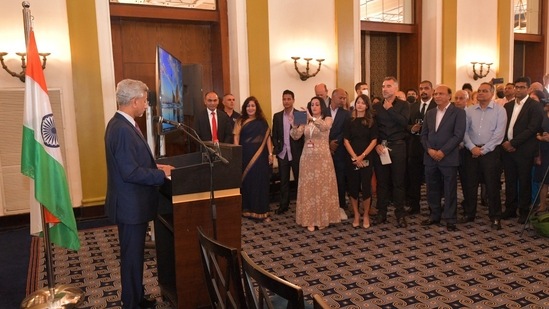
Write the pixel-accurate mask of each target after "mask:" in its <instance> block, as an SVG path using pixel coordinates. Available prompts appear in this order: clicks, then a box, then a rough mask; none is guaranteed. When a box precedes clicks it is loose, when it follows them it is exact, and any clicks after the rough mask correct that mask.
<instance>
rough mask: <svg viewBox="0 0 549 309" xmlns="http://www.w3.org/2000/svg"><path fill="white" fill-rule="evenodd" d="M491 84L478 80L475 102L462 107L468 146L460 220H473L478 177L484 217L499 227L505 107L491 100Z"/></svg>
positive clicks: (466, 146) (496, 227)
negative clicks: (481, 183)
mask: <svg viewBox="0 0 549 309" xmlns="http://www.w3.org/2000/svg"><path fill="white" fill-rule="evenodd" d="M494 90H495V89H494V85H492V84H490V83H482V84H481V85H480V86H479V88H478V96H477V100H478V103H477V104H475V105H472V106H469V107H468V108H466V109H465V113H466V115H467V127H466V130H465V136H464V137H463V142H464V146H465V148H466V149H468V153H467V154H466V155H465V160H464V162H463V163H464V165H465V171H466V172H465V175H466V177H467V179H466V182H465V183H466V184H467V185H466V186H467V187H466V188H464V189H463V191H464V194H465V200H467V201H468V203H467V204H466V205H465V206H466V208H465V216H464V218H463V219H462V220H461V221H462V222H472V221H474V220H475V216H476V211H477V195H478V194H477V192H478V185H479V179H480V178H481V177H482V178H483V179H484V182H485V184H486V196H487V199H488V216H489V217H490V221H491V222H492V229H496V230H499V229H501V222H500V219H501V197H500V189H501V183H500V177H501V168H502V167H501V157H500V156H501V154H500V151H501V150H500V148H501V146H500V144H501V142H502V141H503V137H504V136H505V127H506V124H507V113H506V111H505V109H504V108H503V107H502V106H501V105H499V104H497V103H496V102H495V101H493V100H492V98H493V97H494Z"/></svg>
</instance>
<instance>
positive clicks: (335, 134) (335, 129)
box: [326, 107, 351, 209]
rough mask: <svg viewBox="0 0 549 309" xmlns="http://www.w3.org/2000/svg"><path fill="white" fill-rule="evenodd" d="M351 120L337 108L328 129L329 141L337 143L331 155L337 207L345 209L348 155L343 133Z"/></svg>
mask: <svg viewBox="0 0 549 309" xmlns="http://www.w3.org/2000/svg"><path fill="white" fill-rule="evenodd" d="M330 108H331V107H328V113H327V114H326V115H327V116H330V115H331V114H330ZM350 120H351V113H349V111H347V110H345V109H343V108H341V107H340V108H338V110H337V113H336V116H335V118H334V119H333V123H332V128H331V129H330V137H329V140H330V141H333V140H336V141H337V149H336V150H335V152H334V153H333V154H332V159H333V162H334V168H335V173H336V180H337V195H338V197H339V207H341V208H343V209H345V208H346V204H345V192H347V187H346V179H345V174H346V173H345V170H346V169H347V165H346V162H347V160H349V153H348V152H347V150H346V149H345V145H343V131H344V130H345V127H346V126H347V124H348V123H349V121H350Z"/></svg>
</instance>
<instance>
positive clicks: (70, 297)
mask: <svg viewBox="0 0 549 309" xmlns="http://www.w3.org/2000/svg"><path fill="white" fill-rule="evenodd" d="M40 210H41V213H42V231H43V233H44V239H43V240H44V254H45V258H46V275H47V277H48V286H46V287H44V288H41V289H39V290H36V291H34V292H33V293H31V294H30V295H29V296H27V297H25V299H23V302H21V307H20V308H21V309H23V308H36V309H38V308H41V309H42V308H44V309H47V308H51V309H54V308H63V309H71V308H76V307H77V306H78V305H79V304H80V303H81V302H82V301H83V299H84V298H83V296H84V292H83V291H82V290H81V289H79V288H77V287H73V286H70V285H67V284H61V285H57V286H55V282H54V274H53V263H52V249H51V242H50V235H49V226H48V225H49V224H48V223H46V219H45V211H44V205H42V204H40Z"/></svg>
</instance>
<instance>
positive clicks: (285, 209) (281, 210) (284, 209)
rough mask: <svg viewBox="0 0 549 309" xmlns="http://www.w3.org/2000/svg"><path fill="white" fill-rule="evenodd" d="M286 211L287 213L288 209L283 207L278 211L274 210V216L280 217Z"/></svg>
mask: <svg viewBox="0 0 549 309" xmlns="http://www.w3.org/2000/svg"><path fill="white" fill-rule="evenodd" d="M287 211H288V208H287V207H284V208H283V207H279V208H278V209H276V210H275V214H277V215H281V214H283V213H285V212H287Z"/></svg>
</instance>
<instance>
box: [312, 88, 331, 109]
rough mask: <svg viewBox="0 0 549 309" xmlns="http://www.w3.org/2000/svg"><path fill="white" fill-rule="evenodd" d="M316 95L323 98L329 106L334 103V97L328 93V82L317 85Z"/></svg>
mask: <svg viewBox="0 0 549 309" xmlns="http://www.w3.org/2000/svg"><path fill="white" fill-rule="evenodd" d="M315 96H317V97H321V98H323V99H324V103H326V106H327V107H330V105H331V104H332V99H331V98H330V96H329V95H328V87H326V84H323V83H320V84H317V85H315Z"/></svg>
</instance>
